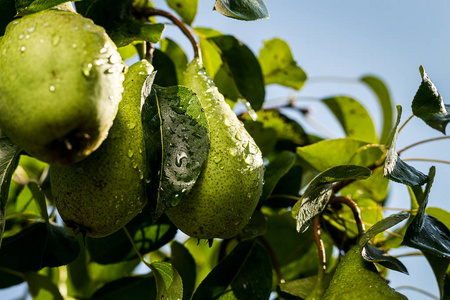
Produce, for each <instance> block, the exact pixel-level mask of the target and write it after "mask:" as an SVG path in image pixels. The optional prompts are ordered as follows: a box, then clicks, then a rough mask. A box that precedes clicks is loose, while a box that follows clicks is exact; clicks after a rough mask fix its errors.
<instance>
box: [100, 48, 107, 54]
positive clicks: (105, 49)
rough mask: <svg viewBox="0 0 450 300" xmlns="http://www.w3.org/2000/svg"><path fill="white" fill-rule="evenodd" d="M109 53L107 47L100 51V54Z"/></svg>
mask: <svg viewBox="0 0 450 300" xmlns="http://www.w3.org/2000/svg"><path fill="white" fill-rule="evenodd" d="M107 51H108V49H107V48H106V47H103V48H102V49H100V53H106V52H107Z"/></svg>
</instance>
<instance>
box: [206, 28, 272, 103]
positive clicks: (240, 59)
mask: <svg viewBox="0 0 450 300" xmlns="http://www.w3.org/2000/svg"><path fill="white" fill-rule="evenodd" d="M208 40H209V41H213V42H214V43H215V44H216V45H217V46H218V47H219V48H220V50H221V53H222V57H223V59H224V62H225V63H226V64H227V65H228V67H229V69H230V72H231V74H232V76H233V78H234V82H235V83H236V86H237V88H238V90H239V92H240V93H241V95H242V97H244V98H245V99H246V100H247V101H248V102H250V104H251V106H252V107H253V109H255V110H259V109H260V108H261V107H262V104H263V102H264V97H265V93H266V92H265V89H264V78H263V74H262V71H261V66H260V65H259V62H258V59H257V58H256V57H255V55H254V54H253V52H252V51H251V50H250V49H249V48H248V47H247V46H246V45H245V44H243V43H242V42H241V41H239V40H238V39H236V38H235V37H233V36H231V35H222V36H215V37H211V38H209V39H208Z"/></svg>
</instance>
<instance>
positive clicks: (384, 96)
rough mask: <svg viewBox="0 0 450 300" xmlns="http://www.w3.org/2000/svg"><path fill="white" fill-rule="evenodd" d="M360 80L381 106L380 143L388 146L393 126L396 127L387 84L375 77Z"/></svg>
mask: <svg viewBox="0 0 450 300" xmlns="http://www.w3.org/2000/svg"><path fill="white" fill-rule="evenodd" d="M360 80H361V81H362V82H363V83H365V84H367V86H368V87H369V88H370V89H371V90H372V91H373V93H374V94H375V95H376V97H377V100H378V104H379V105H380V108H381V112H382V115H383V119H382V121H383V128H382V130H381V136H380V142H381V143H383V144H386V143H387V142H388V139H389V134H390V133H391V129H392V126H393V125H394V107H393V104H392V100H391V96H390V94H389V90H388V89H387V87H386V84H385V83H384V82H383V81H382V80H381V79H379V78H377V77H374V76H364V77H362V78H360Z"/></svg>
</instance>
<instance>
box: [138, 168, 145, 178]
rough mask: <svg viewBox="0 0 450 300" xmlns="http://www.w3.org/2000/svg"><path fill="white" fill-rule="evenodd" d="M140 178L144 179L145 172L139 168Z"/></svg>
mask: <svg viewBox="0 0 450 300" xmlns="http://www.w3.org/2000/svg"><path fill="white" fill-rule="evenodd" d="M139 179H140V180H142V179H144V173H142V171H141V170H139Z"/></svg>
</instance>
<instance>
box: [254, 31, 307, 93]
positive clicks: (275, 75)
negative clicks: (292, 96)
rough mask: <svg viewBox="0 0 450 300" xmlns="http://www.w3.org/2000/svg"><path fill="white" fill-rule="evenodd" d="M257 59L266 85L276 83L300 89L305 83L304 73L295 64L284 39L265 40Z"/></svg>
mask: <svg viewBox="0 0 450 300" xmlns="http://www.w3.org/2000/svg"><path fill="white" fill-rule="evenodd" d="M258 60H259V63H260V64H261V69H262V72H263V75H264V83H265V84H266V85H269V84H272V83H276V84H280V85H283V86H286V87H291V88H293V89H295V90H300V89H301V88H302V87H303V85H304V84H305V81H306V79H307V76H306V73H305V72H304V71H303V69H302V68H301V67H299V66H298V65H297V62H296V61H295V60H294V57H293V56H292V53H291V49H290V48H289V45H288V44H287V43H286V42H285V41H283V40H281V39H279V38H275V39H272V40H269V41H265V42H264V47H263V48H262V49H261V51H260V52H259V57H258Z"/></svg>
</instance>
